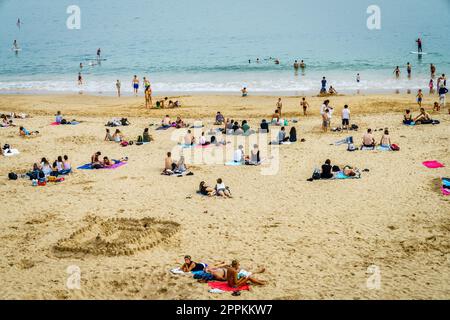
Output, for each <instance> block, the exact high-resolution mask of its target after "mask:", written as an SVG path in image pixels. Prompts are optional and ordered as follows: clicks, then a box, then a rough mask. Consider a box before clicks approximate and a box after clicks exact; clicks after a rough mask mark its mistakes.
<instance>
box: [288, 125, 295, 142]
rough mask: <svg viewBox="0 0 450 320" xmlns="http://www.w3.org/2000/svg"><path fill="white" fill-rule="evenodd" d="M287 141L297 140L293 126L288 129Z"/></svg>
mask: <svg viewBox="0 0 450 320" xmlns="http://www.w3.org/2000/svg"><path fill="white" fill-rule="evenodd" d="M289 141H290V142H296V141H297V129H295V127H292V128H291V130H290V131H289Z"/></svg>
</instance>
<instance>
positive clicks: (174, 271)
mask: <svg viewBox="0 0 450 320" xmlns="http://www.w3.org/2000/svg"><path fill="white" fill-rule="evenodd" d="M170 272H171V273H173V274H183V275H184V274H189V272H184V271H183V270H181V269H180V268H179V267H178V268H173V269H170Z"/></svg>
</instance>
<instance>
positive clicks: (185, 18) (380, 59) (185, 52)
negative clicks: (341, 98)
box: [0, 0, 450, 94]
mask: <svg viewBox="0 0 450 320" xmlns="http://www.w3.org/2000/svg"><path fill="white" fill-rule="evenodd" d="M70 5H77V6H79V8H80V10H81V16H80V17H81V20H80V21H81V28H80V29H79V30H70V29H68V28H67V26H66V20H67V18H68V17H69V14H68V13H67V12H66V10H67V7H68V6H70ZM370 5H378V6H379V8H380V13H381V14H380V17H381V20H380V21H381V29H379V30H370V29H368V28H367V22H366V21H367V19H368V17H369V14H368V13H367V12H366V10H367V8H368V7H369V6H370ZM18 18H20V19H21V21H22V25H21V26H20V28H19V27H18V26H17V25H16V21H17V19H18ZM0 30H1V31H0V93H16V92H20V93H29V92H79V91H80V90H82V91H84V92H89V93H93V94H113V93H114V91H115V81H116V79H120V80H121V82H122V91H123V93H124V94H131V92H132V88H131V80H132V77H133V75H134V74H136V75H138V76H139V78H140V79H141V80H142V77H144V76H146V77H147V78H149V79H150V81H151V83H152V88H153V90H154V92H155V94H158V93H196V92H199V93H205V92H211V93H217V92H220V93H233V92H235V93H237V92H238V91H239V90H240V89H241V88H242V87H243V86H247V87H248V89H249V91H250V93H258V94H264V93H275V92H277V93H278V92H279V93H284V94H303V93H315V92H317V91H318V90H319V89H320V80H321V78H322V76H326V77H327V79H328V83H329V84H331V85H333V87H335V88H336V89H337V90H338V91H339V92H354V91H356V90H361V91H363V92H383V91H394V90H400V91H403V90H406V89H412V90H414V89H417V88H423V89H426V88H427V87H428V82H429V79H430V73H429V64H430V63H434V64H435V65H436V67H437V73H438V74H440V73H450V37H449V34H450V1H449V0H430V1H423V0H421V1H419V0H409V1H406V0H403V1H401V0H370V1H368V0H346V1H332V0H322V1H307V0H280V1H266V0H259V1H257V0H246V1H240V0H228V1H213V0H191V1H181V0H179V1H175V0H165V1H157V0H148V1H142V0H139V1H138V0H127V1H119V0H109V1H106V0H95V1H92V0H70V1H66V0H40V1H35V0H21V1H17V0H0ZM419 36H420V37H421V38H422V39H423V50H424V52H427V53H428V54H427V55H423V56H422V57H421V58H420V57H419V56H418V55H414V54H411V53H410V52H411V51H416V50H417V47H416V44H415V39H417V37H419ZM15 39H16V40H17V41H18V43H19V46H20V48H21V49H22V50H21V51H20V52H18V53H17V54H16V53H15V52H14V51H13V50H11V47H12V43H13V40H15ZM99 47H100V48H101V49H102V58H105V59H106V61H102V63H101V65H95V66H89V61H90V60H89V59H94V58H95V55H96V50H97V48H99ZM270 57H272V58H278V59H279V60H280V62H281V63H280V65H275V63H274V61H273V60H270ZM256 58H259V59H260V61H261V62H260V63H256ZM249 59H251V63H249V62H248V60H249ZM295 59H297V60H301V59H303V60H304V61H305V63H306V66H307V67H306V69H305V72H304V73H302V72H301V71H299V72H298V73H296V72H294V69H293V67H292V65H293V62H294V60H295ZM80 62H83V64H84V68H83V69H82V74H83V77H84V80H85V84H84V85H83V86H81V87H80V86H78V85H77V75H78V72H79V71H80V68H79V63H80ZM407 62H410V63H411V64H412V67H413V76H412V78H411V79H407V77H406V63H407ZM397 65H398V66H400V67H401V70H402V75H401V78H400V79H399V80H397V79H395V78H394V75H393V70H394V67H395V66H397ZM357 73H360V74H361V82H360V83H357V82H356V80H355V78H356V74H357Z"/></svg>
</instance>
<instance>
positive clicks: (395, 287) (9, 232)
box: [0, 95, 450, 299]
mask: <svg viewBox="0 0 450 320" xmlns="http://www.w3.org/2000/svg"><path fill="white" fill-rule="evenodd" d="M276 98H277V97H264V96H259V97H247V98H241V97H234V96H192V97H179V98H178V99H179V100H180V101H181V103H182V105H183V106H182V108H181V109H176V110H175V109H171V110H144V109H143V105H142V104H143V103H142V102H143V101H142V100H143V98H120V99H118V98H115V97H93V96H81V95H80V96H62V95H54V96H27V95H20V96H13V95H11V96H8V95H2V96H0V112H10V111H15V112H26V113H29V114H31V115H32V118H30V119H25V120H16V123H17V124H19V125H22V124H23V125H24V126H26V128H28V129H31V130H39V131H40V132H41V135H40V136H38V137H36V138H32V139H23V138H20V137H19V136H18V129H17V128H6V129H0V143H1V144H2V145H3V144H4V143H9V144H11V145H12V146H13V147H14V148H17V149H19V150H20V152H21V153H20V155H18V156H16V157H11V158H6V157H0V194H1V199H0V200H1V203H2V209H1V214H0V242H1V244H2V245H1V246H0V283H1V286H0V298H2V299H6V298H13V299H100V298H104V299H231V298H235V297H232V296H231V295H230V294H229V293H224V294H211V293H209V292H208V286H207V285H205V284H200V283H197V282H196V281H195V280H193V279H192V278H191V277H187V276H174V275H171V274H170V273H169V269H170V268H173V267H175V266H177V265H179V264H180V263H181V262H182V258H183V256H184V255H185V254H190V255H192V257H193V259H194V260H195V261H203V262H207V263H212V262H215V261H223V260H225V261H231V259H239V260H240V261H241V264H242V266H243V267H244V268H245V269H250V270H254V269H256V268H257V267H259V266H264V267H266V272H265V273H264V274H262V275H260V277H261V278H262V279H265V280H267V281H269V284H268V285H267V286H265V287H252V290H251V291H250V292H245V293H243V294H242V295H241V296H240V297H238V299H373V298H380V299H426V298H433V299H449V298H450V235H449V231H450V210H449V208H450V205H449V204H450V203H449V200H450V198H449V197H447V198H445V197H444V196H442V195H441V194H440V192H439V190H438V188H439V178H441V177H444V176H450V169H449V167H450V156H449V155H450V153H449V147H450V141H449V133H450V129H449V125H450V116H449V115H448V111H447V110H442V111H441V112H440V113H433V117H434V118H436V119H438V120H440V121H441V124H440V125H436V126H431V125H427V126H425V125H423V126H416V127H406V126H403V125H401V119H402V114H401V113H402V112H403V110H404V109H405V108H407V107H408V108H411V109H413V111H414V113H415V114H416V113H417V109H418V108H417V105H415V103H414V97H413V95H390V96H376V95H374V96H363V95H359V96H340V97H333V98H331V105H332V106H335V107H336V112H335V115H334V118H333V125H338V122H339V120H338V118H339V114H340V110H341V109H342V106H343V105H344V104H345V103H347V104H349V105H350V108H351V111H352V115H353V118H352V123H357V124H358V125H359V126H360V128H361V130H360V131H359V132H357V133H352V135H353V136H354V138H355V139H356V142H358V143H359V141H360V139H361V136H362V133H363V130H365V129H366V128H367V127H371V128H374V129H375V128H376V129H379V128H384V127H388V128H389V129H390V131H391V140H392V142H393V143H397V144H399V145H400V148H401V150H400V152H382V151H364V152H363V151H357V152H347V151H346V147H345V146H339V147H336V146H333V145H330V144H332V143H333V142H335V141H336V140H339V139H341V138H344V137H346V136H347V134H346V133H327V134H322V133H321V132H320V123H321V120H320V117H319V112H318V111H319V107H320V103H321V101H322V100H323V99H322V98H316V97H309V98H308V101H309V103H310V105H311V110H310V111H311V112H310V115H309V116H308V117H304V116H301V115H300V112H299V111H300V110H299V109H300V108H299V98H298V97H285V98H283V102H284V106H283V111H284V112H285V114H286V116H287V117H288V118H292V117H296V118H299V122H298V123H296V124H295V126H296V127H297V135H298V138H299V139H301V138H304V139H306V141H305V142H298V143H296V144H292V145H287V146H282V147H281V148H280V149H279V159H280V168H279V171H278V173H277V174H276V175H262V174H261V168H260V167H227V166H224V165H216V166H208V165H200V164H194V165H193V167H192V170H193V172H194V176H186V177H182V178H176V177H166V176H161V175H160V172H161V169H162V166H163V163H164V156H165V153H166V152H167V151H170V150H171V149H172V148H173V147H174V145H175V144H176V142H174V141H171V135H172V133H173V132H174V131H175V130H174V129H170V130H167V131H155V130H154V126H152V127H150V128H151V129H150V132H151V134H152V135H153V137H154V138H155V140H156V141H155V142H154V143H151V144H149V145H144V146H134V145H133V146H129V147H126V148H122V147H120V146H118V145H117V144H115V143H112V142H104V141H103V137H104V132H105V127H104V124H105V123H106V121H107V120H109V119H110V118H112V117H114V116H126V117H128V118H129V120H130V121H131V123H132V125H131V126H129V127H123V128H121V129H122V131H123V133H124V134H125V135H126V136H127V137H132V138H135V137H136V136H137V135H138V134H141V133H142V130H143V128H144V127H146V126H148V125H149V123H157V122H159V121H160V119H161V118H162V116H163V115H164V114H166V113H168V114H170V115H171V116H173V117H175V116H176V115H181V116H182V117H183V118H186V119H189V122H191V123H192V121H194V120H203V121H205V122H206V128H209V127H212V126H211V123H212V122H213V117H214V115H215V113H216V112H217V111H219V110H220V111H222V113H223V114H224V115H225V116H226V117H231V118H233V119H239V120H243V119H249V120H250V123H251V124H252V127H255V126H256V125H257V123H259V121H260V119H261V118H263V117H264V118H268V117H269V115H270V114H271V113H272V112H273V109H274V106H275V102H276ZM433 101H434V100H433V99H432V98H430V97H426V98H425V105H426V106H427V109H430V106H431V105H432V102H433ZM57 110H61V111H62V112H63V114H64V115H65V118H68V119H72V118H76V119H78V120H82V121H83V123H81V124H79V125H77V126H55V127H53V126H49V123H50V122H52V121H53V119H54V114H55V113H56V111H57ZM375 135H376V138H377V140H378V139H380V137H381V132H378V131H377V132H376V133H375ZM260 144H261V142H260ZM275 148H276V147H275ZM97 150H100V151H102V153H103V154H105V155H108V156H110V157H111V158H119V157H121V156H128V157H129V158H130V160H129V163H128V164H127V165H125V166H123V167H120V168H118V169H116V170H97V171H80V170H75V172H74V173H73V174H71V175H70V176H69V177H68V178H67V180H66V181H64V182H62V183H60V184H50V185H47V186H45V187H32V186H31V183H30V181H29V180H25V179H19V180H18V181H8V180H7V174H8V172H11V171H15V172H25V171H26V170H28V169H30V168H31V166H32V164H33V163H34V162H37V161H38V160H39V159H40V158H41V157H44V156H45V157H47V158H50V159H51V160H53V159H55V158H56V157H57V156H58V155H64V154H67V155H68V156H69V158H70V160H71V162H72V164H73V166H74V167H75V166H77V165H82V164H84V163H86V162H88V161H89V159H90V156H91V154H92V153H93V152H95V151H97ZM326 158H330V159H331V160H332V162H333V163H336V164H339V165H345V164H350V165H353V166H356V167H358V168H361V169H364V168H368V169H370V172H364V173H363V175H362V179H359V180H346V181H315V182H307V181H306V179H307V178H309V177H310V176H311V173H312V171H313V169H314V168H315V167H319V166H320V165H321V164H322V163H323V161H324V160H325V159H326ZM430 159H437V160H439V161H441V162H443V163H445V164H446V165H447V167H446V168H441V169H427V168H425V167H424V166H422V164H421V162H422V161H424V160H430ZM218 177H222V178H223V179H224V182H225V183H226V184H227V185H228V186H230V188H231V190H232V192H233V195H234V198H233V199H219V198H208V197H201V196H199V195H197V194H196V189H197V188H198V184H199V182H200V181H201V180H205V181H207V182H208V183H209V184H211V185H212V184H213V183H214V181H215V179H216V178H218ZM117 218H120V219H117ZM141 219H144V220H141ZM73 233H75V234H74V235H73V236H72V238H70V236H71V234H73ZM98 234H100V238H99V239H96V236H97V235H98ZM105 240H106V241H116V242H119V245H118V248H108V247H107V245H106V244H105V242H104V241H105ZM58 248H59V249H61V248H65V250H66V251H61V250H57V249H58ZM121 250H125V251H121ZM71 265H75V266H78V267H79V268H80V270H81V288H80V289H75V290H69V289H68V288H67V287H66V281H67V278H68V276H69V275H68V273H67V268H68V267H69V266H71ZM371 265H376V266H378V267H379V270H380V272H381V287H380V288H379V289H378V290H376V289H372V290H371V289H368V288H367V286H366V281H367V279H368V278H369V277H370V274H368V273H367V269H368V267H369V266H371Z"/></svg>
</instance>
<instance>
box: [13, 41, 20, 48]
mask: <svg viewBox="0 0 450 320" xmlns="http://www.w3.org/2000/svg"><path fill="white" fill-rule="evenodd" d="M13 49H15V50H17V49H19V44H18V43H17V40H14V42H13Z"/></svg>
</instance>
